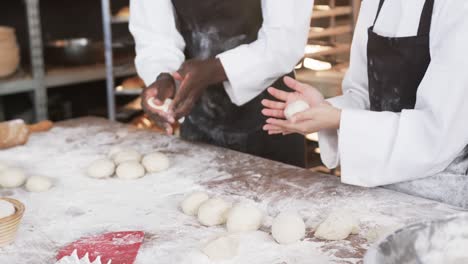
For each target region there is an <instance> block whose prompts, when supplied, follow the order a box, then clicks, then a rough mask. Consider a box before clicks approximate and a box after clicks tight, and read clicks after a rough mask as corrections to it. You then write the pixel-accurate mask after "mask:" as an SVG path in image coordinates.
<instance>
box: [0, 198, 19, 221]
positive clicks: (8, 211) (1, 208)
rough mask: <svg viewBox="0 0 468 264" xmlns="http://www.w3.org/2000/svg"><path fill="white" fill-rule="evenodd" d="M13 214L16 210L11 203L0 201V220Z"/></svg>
mask: <svg viewBox="0 0 468 264" xmlns="http://www.w3.org/2000/svg"><path fill="white" fill-rule="evenodd" d="M15 212H16V209H15V206H14V205H13V204H12V203H10V202H7V201H5V200H1V199H0V219H2V218H5V217H9V216H12V215H14V214H15Z"/></svg>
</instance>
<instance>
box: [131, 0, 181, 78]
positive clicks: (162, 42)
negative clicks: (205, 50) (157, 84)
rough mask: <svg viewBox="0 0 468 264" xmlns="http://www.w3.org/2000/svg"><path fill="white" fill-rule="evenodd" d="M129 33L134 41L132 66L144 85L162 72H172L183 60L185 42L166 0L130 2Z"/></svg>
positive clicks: (169, 2)
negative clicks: (134, 66)
mask: <svg viewBox="0 0 468 264" xmlns="http://www.w3.org/2000/svg"><path fill="white" fill-rule="evenodd" d="M129 28H130V32H131V33H132V35H133V37H134V39H135V44H136V58H135V65H136V68H137V72H138V74H139V75H140V77H141V78H142V79H143V80H144V82H145V83H146V85H150V84H151V83H153V82H154V81H155V80H156V78H157V77H158V75H159V74H160V73H162V72H169V73H172V72H175V71H177V70H178V69H179V67H180V65H182V63H183V62H184V60H185V56H184V52H183V51H184V49H185V42H184V39H183V38H182V36H181V35H180V33H179V31H178V30H177V28H176V20H175V15H174V10H173V6H172V2H171V1H170V0H132V1H130V25H129Z"/></svg>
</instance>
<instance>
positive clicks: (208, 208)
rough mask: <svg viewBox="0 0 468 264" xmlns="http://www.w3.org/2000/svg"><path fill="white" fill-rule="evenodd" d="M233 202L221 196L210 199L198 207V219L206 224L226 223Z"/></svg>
mask: <svg viewBox="0 0 468 264" xmlns="http://www.w3.org/2000/svg"><path fill="white" fill-rule="evenodd" d="M230 208H231V204H230V203H228V202H226V201H224V200H223V199H220V198H213V199H209V200H207V201H206V202H204V203H202V204H201V205H200V208H199V209H198V221H200V223H201V224H202V225H205V226H215V225H222V224H224V223H226V217H227V214H228V212H229V209H230Z"/></svg>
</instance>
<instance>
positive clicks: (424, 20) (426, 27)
mask: <svg viewBox="0 0 468 264" xmlns="http://www.w3.org/2000/svg"><path fill="white" fill-rule="evenodd" d="M384 2H385V0H380V2H379V8H378V9H377V14H376V15H375V19H374V24H373V26H375V23H376V22H377V18H379V15H380V11H382V7H383V4H384ZM433 10H434V0H426V2H425V3H424V8H423V11H422V14H421V19H420V20H419V28H418V36H423V35H429V33H430V32H431V23H432V12H433Z"/></svg>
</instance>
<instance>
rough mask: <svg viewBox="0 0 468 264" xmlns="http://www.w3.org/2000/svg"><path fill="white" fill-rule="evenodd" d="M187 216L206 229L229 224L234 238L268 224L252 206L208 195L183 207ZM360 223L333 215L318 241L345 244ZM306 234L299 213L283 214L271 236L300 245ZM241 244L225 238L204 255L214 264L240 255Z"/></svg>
mask: <svg viewBox="0 0 468 264" xmlns="http://www.w3.org/2000/svg"><path fill="white" fill-rule="evenodd" d="M181 209H182V211H183V212H184V214H186V215H190V216H197V218H198V221H199V222H200V223H201V224H202V225H205V226H216V225H222V224H226V229H227V231H228V232H229V233H230V234H233V233H239V232H248V231H256V230H258V229H259V228H260V227H261V226H262V224H263V220H264V213H263V212H262V211H261V210H260V209H258V208H257V207H255V206H254V205H253V204H252V203H246V202H243V203H238V204H236V205H234V206H232V205H231V204H230V203H229V202H226V201H225V200H223V199H221V198H211V199H210V197H209V195H208V194H206V193H205V192H195V193H192V194H190V195H189V196H187V197H186V198H185V199H184V200H183V201H182V203H181ZM358 230H359V221H358V220H357V219H356V218H354V217H353V216H352V214H350V213H348V212H343V211H341V212H340V211H337V212H335V213H331V214H330V215H329V216H328V217H327V218H326V219H325V220H324V221H323V222H322V223H321V224H320V225H319V226H318V227H317V228H316V229H315V237H317V238H320V239H325V240H342V239H346V238H347V237H348V236H349V235H350V234H357V232H358ZM305 233H306V225H305V223H304V220H303V219H302V217H301V216H300V215H298V214H297V213H290V212H283V213H280V214H279V215H278V216H276V217H275V219H274V220H273V223H272V226H271V234H272V236H273V238H274V239H275V240H276V242H278V243H279V244H283V245H287V244H292V243H296V242H298V241H300V240H301V239H303V238H304V236H305ZM237 247H238V241H237V239H236V238H235V237H233V236H229V235H227V236H222V237H219V238H217V239H214V240H212V241H210V242H209V243H208V244H206V245H205V246H204V247H203V248H202V252H203V253H205V254H206V255H207V256H208V257H210V258H211V259H213V260H221V259H228V258H232V257H234V256H235V255H236V254H237Z"/></svg>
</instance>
